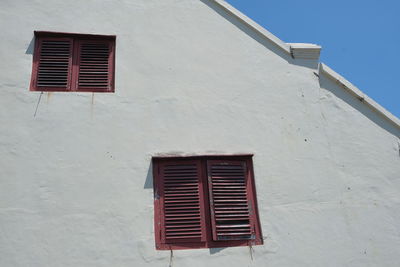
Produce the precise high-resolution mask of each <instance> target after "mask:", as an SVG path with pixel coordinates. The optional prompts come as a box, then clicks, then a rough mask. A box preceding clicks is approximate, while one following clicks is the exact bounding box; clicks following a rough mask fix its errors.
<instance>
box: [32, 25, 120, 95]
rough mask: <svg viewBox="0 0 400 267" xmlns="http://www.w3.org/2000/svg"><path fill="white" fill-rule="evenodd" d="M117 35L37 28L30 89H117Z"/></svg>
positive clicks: (93, 90)
mask: <svg viewBox="0 0 400 267" xmlns="http://www.w3.org/2000/svg"><path fill="white" fill-rule="evenodd" d="M114 60H115V36H109V35H88V34H71V33H54V32H38V31H35V50H34V54H33V67H32V78H31V86H30V90H31V91H80V92H114V67H115V62H114Z"/></svg>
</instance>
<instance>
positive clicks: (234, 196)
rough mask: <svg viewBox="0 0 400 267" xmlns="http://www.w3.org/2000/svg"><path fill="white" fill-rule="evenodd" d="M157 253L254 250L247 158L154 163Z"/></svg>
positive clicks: (256, 228)
mask: <svg viewBox="0 0 400 267" xmlns="http://www.w3.org/2000/svg"><path fill="white" fill-rule="evenodd" d="M153 164H154V170H153V171H154V204H155V209H154V210H155V238H156V248H157V249H161V250H163V249H188V248H212V247H231V246H248V245H260V244H262V243H263V240H262V234H261V228H260V223H259V216H258V209H257V200H256V193H255V185H254V177H253V165H252V158H251V155H247V156H222V157H219V156H201V157H181V158H162V157H161V158H154V159H153Z"/></svg>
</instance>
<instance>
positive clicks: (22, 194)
mask: <svg viewBox="0 0 400 267" xmlns="http://www.w3.org/2000/svg"><path fill="white" fill-rule="evenodd" d="M0 28H1V32H2V38H3V41H2V42H1V44H0V46H1V49H0V64H1V70H2V71H1V72H0V266H168V264H169V263H170V252H169V251H156V250H155V245H154V230H153V190H152V173H151V164H150V162H151V157H152V156H154V155H159V154H179V155H183V154H190V155H193V154H196V155H202V154H233V153H254V155H255V156H254V159H253V160H254V167H255V181H256V186H257V192H258V196H257V197H258V205H259V209H260V219H261V226H262V230H263V234H264V239H265V240H264V242H265V244H264V245H263V246H256V247H254V248H253V250H254V251H253V259H252V258H251V255H250V252H249V248H248V247H237V248H223V249H210V250H209V249H201V250H181V251H175V252H174V257H173V266H175V267H178V266H209V267H212V266H221V265H225V266H228V265H229V266H398V262H399V255H400V224H399V222H400V194H399V191H400V154H399V153H400V151H399V150H400V141H399V136H400V129H399V128H397V127H396V126H394V125H393V124H391V123H390V122H389V121H386V120H385V119H384V118H383V117H380V116H379V114H377V113H374V112H373V111H371V110H370V109H369V108H368V107H366V106H365V105H364V104H363V103H362V102H360V101H359V100H358V99H356V98H354V96H352V95H350V94H349V93H347V92H346V91H345V90H343V88H341V87H340V85H339V84H337V83H335V82H334V81H333V80H331V79H329V78H328V77H325V76H324V75H320V77H317V76H316V75H315V73H317V72H318V70H317V69H316V66H317V63H318V62H314V61H312V60H295V59H292V58H291V57H290V56H289V55H286V54H284V53H283V52H282V51H281V50H280V49H278V48H277V47H275V46H274V44H272V43H270V42H269V41H268V40H266V39H264V38H263V37H262V36H261V35H259V34H258V33H256V32H253V31H252V30H251V29H250V28H247V27H246V26H245V25H243V24H241V23H240V22H239V21H238V20H236V19H235V18H233V17H231V16H229V14H227V13H226V12H225V11H224V10H223V9H221V8H220V7H218V6H217V5H215V4H213V3H212V2H209V1H206V0H204V1H198V0H163V1H159V0H158V1H157V0H134V1H128V0H120V1H94V0H87V1H84V2H82V1H76V0H71V1H61V0H52V1H49V0H34V1H26V0H18V1H11V0H2V1H1V3H0ZM34 30H44V31H45V30H47V31H58V32H76V33H97V34H115V35H116V36H117V41H116V84H115V93H113V94H91V93H43V94H42V95H41V93H40V92H30V91H29V90H28V87H29V81H30V74H31V66H32V65H31V64H32V51H33V45H34V40H33V31H34ZM305 41H306V40H305ZM39 99H40V103H39V104H38V102H39ZM37 105H38V109H37V112H36V116H34V113H35V110H36V107H37Z"/></svg>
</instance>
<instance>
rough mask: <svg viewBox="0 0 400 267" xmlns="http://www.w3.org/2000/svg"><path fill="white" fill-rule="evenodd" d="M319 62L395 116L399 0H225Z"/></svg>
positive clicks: (399, 106) (398, 106) (399, 110)
mask: <svg viewBox="0 0 400 267" xmlns="http://www.w3.org/2000/svg"><path fill="white" fill-rule="evenodd" d="M227 2H229V3H230V4H231V5H233V6H234V7H235V8H237V9H238V10H240V11H241V12H242V13H244V14H245V15H247V16H248V17H250V18H251V19H253V20H254V21H256V22H257V23H258V24H260V25H261V26H263V27H264V28H266V29H267V30H268V31H270V32H272V33H273V34H274V35H276V36H277V37H278V38H280V39H281V40H283V41H285V42H291V43H315V44H319V45H321V46H322V53H321V61H322V62H324V63H325V64H327V65H328V66H330V67H331V68H332V69H333V70H335V71H336V72H338V73H339V74H341V75H342V76H344V77H345V78H346V79H347V80H349V81H350V82H352V83H353V84H354V85H355V86H357V87H358V88H359V89H360V90H361V91H363V92H364V93H366V94H367V95H369V96H370V97H371V98H373V99H374V100H375V101H376V102H378V103H379V104H380V105H382V106H383V107H385V108H386V109H387V110H389V111H390V112H391V113H393V114H394V115H396V116H397V117H398V118H400V0H363V1H362V0H335V1H326V0H279V1H278V0H275V1H268V0H251V1H250V0H227Z"/></svg>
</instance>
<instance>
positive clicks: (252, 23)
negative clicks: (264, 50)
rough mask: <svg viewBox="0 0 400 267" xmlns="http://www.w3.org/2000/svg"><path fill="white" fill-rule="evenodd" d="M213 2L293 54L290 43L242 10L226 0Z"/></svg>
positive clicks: (289, 53)
mask: <svg viewBox="0 0 400 267" xmlns="http://www.w3.org/2000/svg"><path fill="white" fill-rule="evenodd" d="M211 1H212V2H214V3H216V4H217V5H218V6H220V7H222V8H223V9H224V10H226V11H227V12H228V13H230V14H232V15H234V16H235V17H236V18H237V19H239V20H240V21H242V22H243V23H244V24H246V25H247V26H249V27H250V28H252V29H253V30H255V31H256V32H258V33H259V34H261V35H262V36H264V37H265V38H267V39H268V40H269V41H271V42H272V43H274V44H275V45H276V46H277V47H279V48H281V49H282V50H283V51H284V52H286V53H287V54H288V55H291V49H290V45H289V44H287V43H285V42H284V41H282V40H281V39H279V38H278V37H276V36H275V35H273V34H272V33H270V32H269V31H267V30H266V29H265V28H263V27H262V26H260V25H259V24H258V23H256V22H255V21H253V20H252V19H250V18H249V17H247V16H246V15H244V14H243V13H242V12H240V11H239V10H237V9H236V8H234V7H233V6H231V5H230V4H228V3H227V2H225V1H224V0H211Z"/></svg>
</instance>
